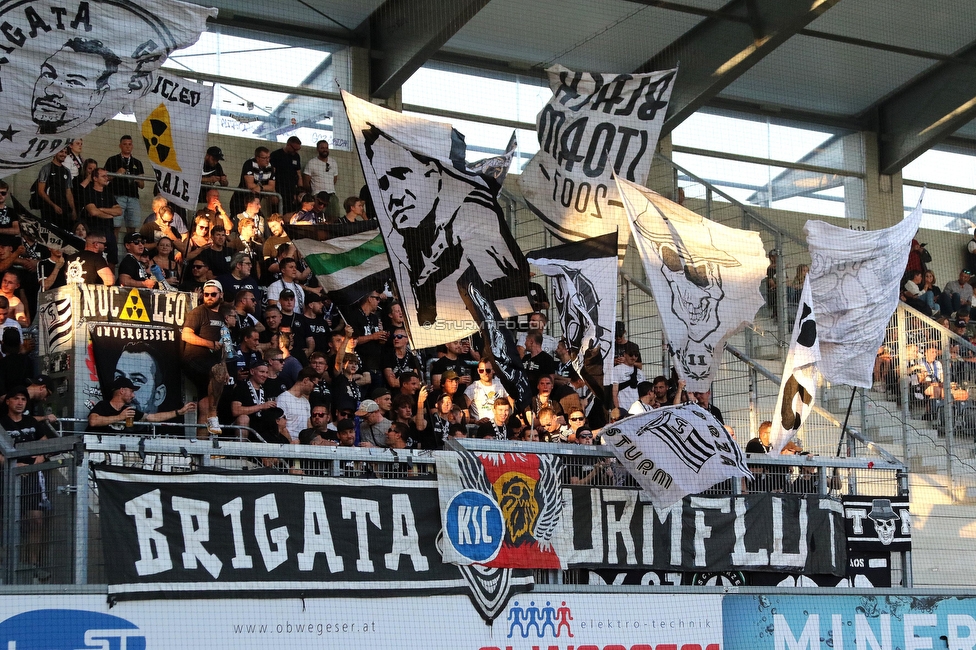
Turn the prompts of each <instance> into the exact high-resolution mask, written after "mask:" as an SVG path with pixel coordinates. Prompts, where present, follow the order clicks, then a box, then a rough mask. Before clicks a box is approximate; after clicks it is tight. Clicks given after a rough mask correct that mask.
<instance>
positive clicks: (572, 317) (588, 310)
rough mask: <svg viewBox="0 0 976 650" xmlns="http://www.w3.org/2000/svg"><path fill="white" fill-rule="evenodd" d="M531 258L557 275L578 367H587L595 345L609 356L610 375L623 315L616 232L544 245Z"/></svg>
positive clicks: (558, 299) (562, 316)
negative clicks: (618, 318)
mask: <svg viewBox="0 0 976 650" xmlns="http://www.w3.org/2000/svg"><path fill="white" fill-rule="evenodd" d="M526 259H528V260H529V263H531V264H535V265H536V266H537V267H538V268H539V271H540V272H541V273H542V274H543V275H548V276H550V277H551V278H552V289H553V296H552V299H553V302H554V303H555V305H556V309H557V311H558V312H559V322H560V324H561V325H562V330H563V336H564V337H565V338H566V340H567V341H568V342H569V346H570V347H571V348H575V349H577V350H578V351H579V352H578V354H577V356H576V359H575V360H574V361H573V367H574V368H575V369H576V372H578V373H580V372H581V371H582V369H583V359H584V357H585V356H586V353H587V351H589V350H590V349H594V348H595V349H597V350H598V352H599V358H601V359H602V360H603V376H604V377H609V376H610V373H611V371H612V370H613V344H614V342H613V337H614V321H615V319H616V316H617V300H616V298H617V235H616V233H611V234H609V235H603V236H601V237H593V238H591V239H584V240H582V241H580V242H576V243H571V244H562V245H561V246H551V247H549V248H544V249H542V250H539V251H535V252H534V253H528V254H527V255H526Z"/></svg>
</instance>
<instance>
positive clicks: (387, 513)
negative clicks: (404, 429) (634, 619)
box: [95, 468, 532, 620]
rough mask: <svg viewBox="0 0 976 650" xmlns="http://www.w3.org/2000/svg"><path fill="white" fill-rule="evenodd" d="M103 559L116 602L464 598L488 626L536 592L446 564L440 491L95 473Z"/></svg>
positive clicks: (424, 486)
mask: <svg viewBox="0 0 976 650" xmlns="http://www.w3.org/2000/svg"><path fill="white" fill-rule="evenodd" d="M95 477H96V481H97V483H98V490H99V499H100V505H101V518H102V531H103V532H102V540H103V549H104V551H105V554H106V563H105V565H106V573H107V577H108V582H109V592H110V593H111V594H113V595H114V596H116V597H117V598H120V599H121V598H153V597H159V596H160V595H161V594H163V595H167V596H177V595H179V596H182V597H192V596H194V595H196V596H202V595H205V596H206V597H227V596H229V595H232V594H238V595H240V594H248V595H262V597H263V596H266V595H268V594H279V595H286V594H287V595H296V594H301V595H303V596H304V595H316V594H318V595H331V596H339V595H341V596H343V597H346V596H377V595H383V594H388V595H390V596H393V595H401V594H403V593H410V592H425V593H441V594H444V593H462V594H468V595H469V596H470V598H471V599H472V601H473V602H474V604H475V605H476V607H477V608H478V610H479V612H480V613H481V614H482V616H484V618H486V619H487V620H491V619H494V618H495V617H496V616H497V615H498V613H499V612H500V611H501V609H502V608H503V607H504V606H505V604H506V603H507V601H508V599H509V596H510V595H511V594H512V593H513V592H517V591H524V590H526V589H528V588H530V587H531V585H532V578H531V576H529V575H527V574H526V573H522V574H515V573H513V572H512V571H511V570H508V569H490V570H489V569H486V570H484V571H480V572H477V573H473V574H472V573H465V572H462V571H461V570H460V569H459V567H457V566H455V565H453V564H445V563H444V562H443V561H442V560H441V555H440V552H439V551H438V548H437V536H438V533H439V532H440V516H439V514H438V508H437V493H436V490H437V485H436V483H434V482H433V481H396V480H376V481H362V482H355V483H353V482H350V481H346V480H343V479H333V478H312V477H306V476H293V475H281V474H277V473H264V472H247V473H241V474H208V473H193V474H159V473H150V472H139V471H133V470H123V471H119V470H114V469H111V468H99V469H97V470H96V473H95Z"/></svg>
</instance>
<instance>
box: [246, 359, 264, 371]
mask: <svg viewBox="0 0 976 650" xmlns="http://www.w3.org/2000/svg"><path fill="white" fill-rule="evenodd" d="M261 366H264V367H267V366H268V361H267V360H266V359H257V360H256V361H254V362H252V363H251V365H249V366H248V367H247V369H248V370H253V369H254V368H260V367H261Z"/></svg>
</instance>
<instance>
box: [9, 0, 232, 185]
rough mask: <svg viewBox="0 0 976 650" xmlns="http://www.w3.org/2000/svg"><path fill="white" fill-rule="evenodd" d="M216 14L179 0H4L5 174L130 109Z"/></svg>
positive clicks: (55, 150)
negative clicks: (150, 0) (169, 58)
mask: <svg viewBox="0 0 976 650" xmlns="http://www.w3.org/2000/svg"><path fill="white" fill-rule="evenodd" d="M216 16H217V10H216V9H208V8H206V7H201V6H199V5H194V4H189V3H184V2H178V1H176V0H159V1H158V2H153V3H151V4H137V3H134V2H107V1H104V0H95V1H89V2H78V3H74V4H72V5H65V4H64V3H61V2H57V1H55V0H26V1H25V2H4V3H2V4H0V23H3V25H4V29H3V32H4V34H5V35H6V36H7V40H8V41H9V45H11V47H4V48H3V49H4V50H5V53H4V55H3V66H2V69H0V100H2V105H3V116H2V117H0V177H2V176H7V175H9V174H12V173H15V172H17V171H19V170H21V169H26V168H27V167H30V166H32V165H35V164H36V163H38V162H42V161H44V160H47V159H48V158H50V157H51V156H53V155H54V154H55V153H56V152H57V151H58V150H59V149H61V148H63V147H64V146H65V144H67V143H68V142H70V141H71V140H73V139H75V138H82V137H84V136H85V135H87V134H88V133H89V132H90V131H92V130H93V129H95V127H97V126H99V125H101V124H104V123H105V122H107V121H108V120H110V119H111V118H112V117H114V116H115V115H116V114H118V113H119V112H121V111H123V110H126V109H127V108H128V107H129V106H131V102H132V100H133V99H134V98H137V97H139V96H141V95H143V94H145V93H148V92H149V91H150V90H151V89H152V87H153V84H154V75H155V74H156V71H157V70H158V69H159V67H160V66H161V65H162V64H163V62H164V61H165V60H166V57H167V56H169V54H170V53H171V52H173V51H174V50H177V49H179V48H182V47H186V46H188V45H191V44H193V43H195V42H196V40H197V39H198V38H199V37H200V33H201V32H202V31H204V30H205V29H206V24H205V23H206V20H207V18H208V17H216ZM127 112H128V111H127Z"/></svg>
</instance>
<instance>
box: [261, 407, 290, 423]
mask: <svg viewBox="0 0 976 650" xmlns="http://www.w3.org/2000/svg"><path fill="white" fill-rule="evenodd" d="M261 417H262V418H264V419H265V420H277V419H278V418H283V417H285V412H284V411H283V410H281V409H280V408H278V407H277V406H272V407H271V408H269V409H268V410H267V411H265V412H264V415H262V416H261Z"/></svg>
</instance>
